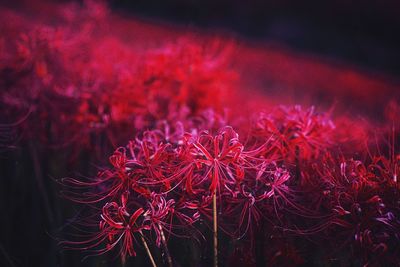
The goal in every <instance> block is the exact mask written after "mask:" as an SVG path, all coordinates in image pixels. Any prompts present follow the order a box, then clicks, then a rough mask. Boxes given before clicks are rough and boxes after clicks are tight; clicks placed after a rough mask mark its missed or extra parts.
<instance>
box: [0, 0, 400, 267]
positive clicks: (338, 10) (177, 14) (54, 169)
mask: <svg viewBox="0 0 400 267" xmlns="http://www.w3.org/2000/svg"><path fill="white" fill-rule="evenodd" d="M1 3H2V4H3V5H6V6H11V7H18V6H19V5H23V3H19V2H9V1H2V2H1ZM0 8H1V6H0ZM111 8H112V9H113V10H115V11H117V12H120V13H121V14H123V15H125V16H134V17H139V18H141V19H145V20H150V21H155V22H160V23H164V22H167V23H169V24H176V25H182V26H190V27H199V28H202V29H205V30H211V31H214V30H216V29H217V30H218V31H226V32H229V33H230V34H234V35H237V36H242V37H245V38H248V39H250V40H252V41H254V42H264V41H268V42H276V43H279V44H281V45H285V46H288V47H290V48H292V49H295V50H296V51H300V52H307V53H312V54H316V55H318V56H321V57H327V58H331V59H334V60H338V61H341V62H347V63H348V64H351V65H356V66H358V67H359V68H365V69H368V70H372V71H378V72H380V73H383V74H385V75H388V76H391V77H393V78H394V79H398V77H399V75H400V49H398V48H399V47H400V41H399V39H398V34H399V32H400V2H399V1H395V0H383V1H349V0H338V1H288V0H281V1H278V0H276V1H262V0H248V1H243V0H229V1H228V0H201V1H200V0H198V1H195V0H146V1H138V0H136V1H132V0H121V1H112V2H111ZM67 154H68V153H65V154H60V153H58V152H57V151H52V152H49V151H48V150H47V149H45V148H43V147H41V146H40V144H37V143H35V142H34V141H33V142H32V143H24V144H20V145H19V147H17V148H16V149H12V150H6V151H1V153H0V179H1V181H0V202H1V203H0V207H1V210H0V212H1V217H0V234H1V236H0V266H110V265H108V264H107V262H106V261H97V260H93V259H92V260H91V259H89V260H87V261H84V262H81V259H82V255H81V254H80V253H79V252H61V251H60V248H59V246H57V240H58V239H59V238H60V236H61V237H62V233H63V230H64V228H65V227H66V226H67V225H68V221H65V218H68V217H71V218H73V216H74V214H76V213H77V212H79V210H78V209H75V208H74V207H71V204H69V203H67V202H66V201H64V200H62V199H60V197H59V196H58V193H57V192H58V190H59V187H58V185H57V184H56V183H55V182H54V180H52V179H50V178H53V177H56V178H59V177H60V176H63V175H66V173H65V170H66V171H67V172H69V174H72V173H73V172H77V173H83V174H92V173H94V172H95V166H94V165H91V166H87V164H83V163H82V162H92V163H93V162H96V160H95V159H91V158H88V155H85V153H84V152H83V153H82V155H81V157H82V158H81V160H79V161H78V163H74V164H68V163H65V166H57V165H54V164H53V162H63V158H64V157H65V161H66V158H67ZM61 170H63V171H61ZM38 177H42V178H43V179H38ZM44 181H46V182H44ZM173 247H174V246H172V251H171V252H172V254H175V255H177V254H181V255H183V256H182V257H185V256H184V254H185V253H187V254H189V253H190V251H193V249H191V248H189V247H188V248H187V249H186V250H185V249H183V250H180V251H174V250H173ZM177 247H179V246H177ZM203 252H204V253H209V254H211V252H210V251H203ZM138 253H139V254H143V251H139V252H138ZM159 256H160V255H158V257H159ZM192 256H193V257H196V255H188V256H187V257H192ZM146 260H147V259H145V258H144V259H143V258H140V257H138V258H135V259H132V260H130V261H129V262H128V263H129V264H132V266H144V265H143V264H145V262H147V261H146ZM181 260H182V261H183V262H184V261H185V259H181ZM118 264H119V263H118V261H116V262H115V263H114V264H113V265H114V266H118ZM203 264H208V265H209V262H207V260H204V261H203ZM307 266H312V264H310V263H308V265H307Z"/></svg>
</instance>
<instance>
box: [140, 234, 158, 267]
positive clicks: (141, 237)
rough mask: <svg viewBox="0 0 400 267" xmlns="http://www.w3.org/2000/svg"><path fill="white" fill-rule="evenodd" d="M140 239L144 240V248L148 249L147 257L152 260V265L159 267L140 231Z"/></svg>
mask: <svg viewBox="0 0 400 267" xmlns="http://www.w3.org/2000/svg"><path fill="white" fill-rule="evenodd" d="M140 239H142V242H143V246H144V248H145V249H146V252H147V255H148V256H149V259H150V261H151V265H152V266H153V267H157V264H156V262H155V261H154V258H153V255H152V254H151V252H150V249H149V246H148V245H147V242H146V240H145V239H144V236H143V233H142V232H141V231H140Z"/></svg>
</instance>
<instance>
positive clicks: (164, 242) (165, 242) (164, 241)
mask: <svg viewBox="0 0 400 267" xmlns="http://www.w3.org/2000/svg"><path fill="white" fill-rule="evenodd" d="M158 229H159V230H160V234H161V241H162V243H163V246H164V252H165V255H166V257H167V261H168V266H169V267H172V266H173V265H172V258H171V254H169V249H168V245H167V240H166V239H165V235H164V231H163V229H162V227H161V225H160V224H158Z"/></svg>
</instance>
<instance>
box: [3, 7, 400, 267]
mask: <svg viewBox="0 0 400 267" xmlns="http://www.w3.org/2000/svg"><path fill="white" fill-rule="evenodd" d="M54 10H55V14H56V15H55V16H54V17H50V15H49V17H48V18H42V20H40V22H39V21H38V20H35V19H33V18H31V17H29V18H28V17H27V16H22V15H18V14H17V13H15V12H13V11H11V10H7V9H4V10H1V11H0V22H4V21H8V22H7V23H0V25H1V26H0V31H2V32H4V33H5V34H4V36H6V37H8V38H5V37H0V74H1V75H2V79H1V81H0V83H1V84H0V85H1V87H2V90H1V92H0V103H1V110H0V114H1V117H2V121H1V123H2V124H0V138H1V139H0V148H2V147H3V145H4V144H5V146H6V147H10V146H12V145H13V142H14V141H15V140H11V139H12V138H11V136H17V133H16V132H19V133H20V136H21V138H22V142H20V143H19V144H24V141H25V142H28V143H30V146H31V147H32V149H34V148H35V145H36V144H34V143H35V142H36V141H37V143H38V144H41V145H43V147H46V148H45V149H50V148H52V149H54V148H56V149H58V151H61V153H60V154H62V153H63V152H66V151H68V152H69V150H68V149H67V147H68V148H69V147H73V149H74V150H76V151H78V152H77V153H81V152H82V150H85V149H86V152H88V154H89V155H95V156H96V157H97V159H100V160H101V159H104V158H105V159H107V157H108V156H109V163H108V166H105V167H103V168H102V169H101V170H100V171H99V172H98V174H97V175H96V176H95V177H89V178H79V179H78V178H64V179H62V180H61V184H62V186H63V190H62V193H61V194H62V195H63V196H64V197H65V198H67V199H69V200H71V201H73V202H76V203H78V204H79V205H83V206H84V207H86V208H87V209H88V210H89V212H90V214H89V216H88V218H82V221H79V223H80V226H84V229H83V230H84V233H81V232H79V234H78V235H76V236H75V237H74V238H71V239H68V240H67V241H62V242H61V243H62V245H63V246H64V247H66V248H70V249H79V250H84V251H85V252H87V253H88V254H89V255H100V254H105V253H108V252H114V253H116V254H117V255H119V256H120V257H121V259H122V261H123V262H125V261H126V260H127V258H128V257H133V256H136V255H137V254H139V253H138V252H139V250H138V247H143V248H144V249H145V250H146V252H147V254H148V256H149V258H150V261H151V262H152V264H153V266H155V265H156V261H157V259H154V257H153V256H152V252H151V250H153V249H160V250H161V251H162V255H164V257H165V261H166V262H168V264H169V266H173V265H174V263H175V262H177V260H176V259H175V255H174V254H173V253H170V251H169V248H170V246H169V244H170V243H171V240H187V239H190V238H192V239H193V240H201V239H203V240H205V241H204V242H208V240H209V234H210V233H211V232H212V233H213V242H212V243H213V245H214V266H216V265H217V264H218V261H220V262H222V263H228V262H234V261H235V260H232V259H234V258H236V257H237V258H240V259H246V261H247V262H246V263H243V266H245V265H244V264H247V265H250V266H253V265H256V263H255V261H260V259H261V262H257V265H258V266H260V265H268V266H295V265H301V264H304V263H305V262H308V263H309V262H312V261H313V260H315V261H317V260H318V261H322V262H324V263H325V262H328V261H333V262H334V264H336V263H337V264H338V265H341V266H342V265H343V266H348V265H349V266H350V265H351V266H353V265H360V264H361V265H364V266H377V265H379V264H381V265H385V266H394V265H396V264H398V262H399V261H400V256H399V255H400V251H399V247H400V246H398V243H399V242H400V240H399V239H400V195H399V192H400V191H399V189H400V188H399V182H398V179H399V173H400V152H399V147H398V146H399V144H397V140H398V137H399V136H398V129H399V115H398V114H400V113H399V110H400V109H399V105H398V104H397V103H396V101H392V102H391V104H390V105H389V106H388V107H387V108H386V110H385V112H386V113H385V116H386V119H387V121H388V122H390V127H388V126H387V125H383V126H382V125H378V124H377V123H374V122H372V121H368V120H357V119H353V118H351V117H349V116H343V117H342V118H338V117H335V116H334V114H333V111H330V112H326V113H323V112H318V111H317V110H318V109H317V108H315V107H310V108H304V107H302V106H300V105H295V106H284V105H271V102H267V101H265V103H264V102H262V101H263V100H259V102H261V104H262V105H260V106H262V107H263V108H258V107H254V108H253V107H252V106H251V104H247V101H246V100H247V98H248V99H249V100H251V99H252V98H256V97H254V96H253V97H252V96H248V95H250V94H251V93H249V92H250V91H246V90H248V88H245V89H246V90H245V89H241V87H240V86H239V84H240V83H236V82H235V81H237V79H239V77H238V74H237V73H236V72H235V71H234V70H232V68H231V64H230V63H231V62H230V59H231V58H230V53H231V52H232V51H230V50H229V49H228V48H226V47H225V45H226V41H224V42H223V41H221V40H213V41H207V42H203V43H199V42H198V41H197V39H195V38H188V37H187V38H181V39H179V40H177V41H175V42H167V43H165V42H164V43H162V44H157V45H156V44H155V43H156V42H154V43H152V45H149V44H148V43H146V42H145V41H138V40H140V39H139V38H136V37H137V36H135V39H134V41H132V40H130V39H129V38H128V37H129V36H128V37H127V36H120V35H118V34H117V33H115V32H113V30H112V29H111V28H112V27H111V25H113V24H111V20H112V17H111V16H109V15H108V13H107V12H108V10H107V9H106V8H105V7H104V6H103V5H101V4H98V3H95V2H94V1H84V7H80V6H79V5H78V4H69V5H60V6H57V8H55V9H54ZM98 25H101V27H98ZM222 47H224V48H223V49H222ZM279 75H282V74H281V73H280V74H279ZM249 90H250V89H249ZM237 91H240V94H239V95H242V97H243V96H246V97H247V98H246V99H245V100H243V99H241V98H239V99H237V97H238V95H236V92H237ZM251 92H253V91H251ZM249 103H250V101H249ZM3 120H4V121H3ZM381 128H383V129H385V130H384V131H383V134H382V135H379V134H376V133H374V131H375V129H379V130H380V129H381ZM376 132H378V130H376ZM371 133H372V134H371ZM387 136H390V138H389V140H386V139H387ZM17 141H18V140H17ZM17 141H16V142H17ZM3 143H4V144H3ZM38 146H39V145H38ZM388 147H389V148H390V149H387V148H388ZM115 148H116V149H115ZM386 150H388V152H386ZM34 152H35V151H34ZM110 154H111V156H110ZM32 155H33V157H34V156H35V155H37V153H32ZM93 158H94V157H93ZM91 159H92V158H91ZM33 162H35V163H34V164H36V163H37V160H36V161H35V160H33ZM84 164H85V163H84ZM36 165H40V164H36ZM36 167H37V166H36ZM36 172H37V173H39V174H40V170H37V171H36ZM209 228H210V229H211V230H210V229H209ZM75 230H76V229H75ZM76 231H78V230H76ZM218 240H224V241H226V240H229V242H230V244H231V245H232V247H233V248H234V249H233V252H232V254H231V255H223V257H220V258H218V257H217V254H218V251H221V249H220V247H221V245H220V246H218ZM199 242H203V241H199ZM210 243H211V242H210ZM153 244H154V246H153ZM314 251H317V252H316V253H314ZM229 253H231V251H228V250H226V254H229ZM221 258H222V260H221ZM238 262H240V261H238ZM231 265H232V266H233V265H234V264H231Z"/></svg>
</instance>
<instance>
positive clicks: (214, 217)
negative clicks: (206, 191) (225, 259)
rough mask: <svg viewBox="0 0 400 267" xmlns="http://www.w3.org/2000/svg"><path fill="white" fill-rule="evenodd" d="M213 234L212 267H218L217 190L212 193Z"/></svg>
mask: <svg viewBox="0 0 400 267" xmlns="http://www.w3.org/2000/svg"><path fill="white" fill-rule="evenodd" d="M213 223H214V225H213V234H214V267H218V221H217V192H216V191H214V194H213Z"/></svg>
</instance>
